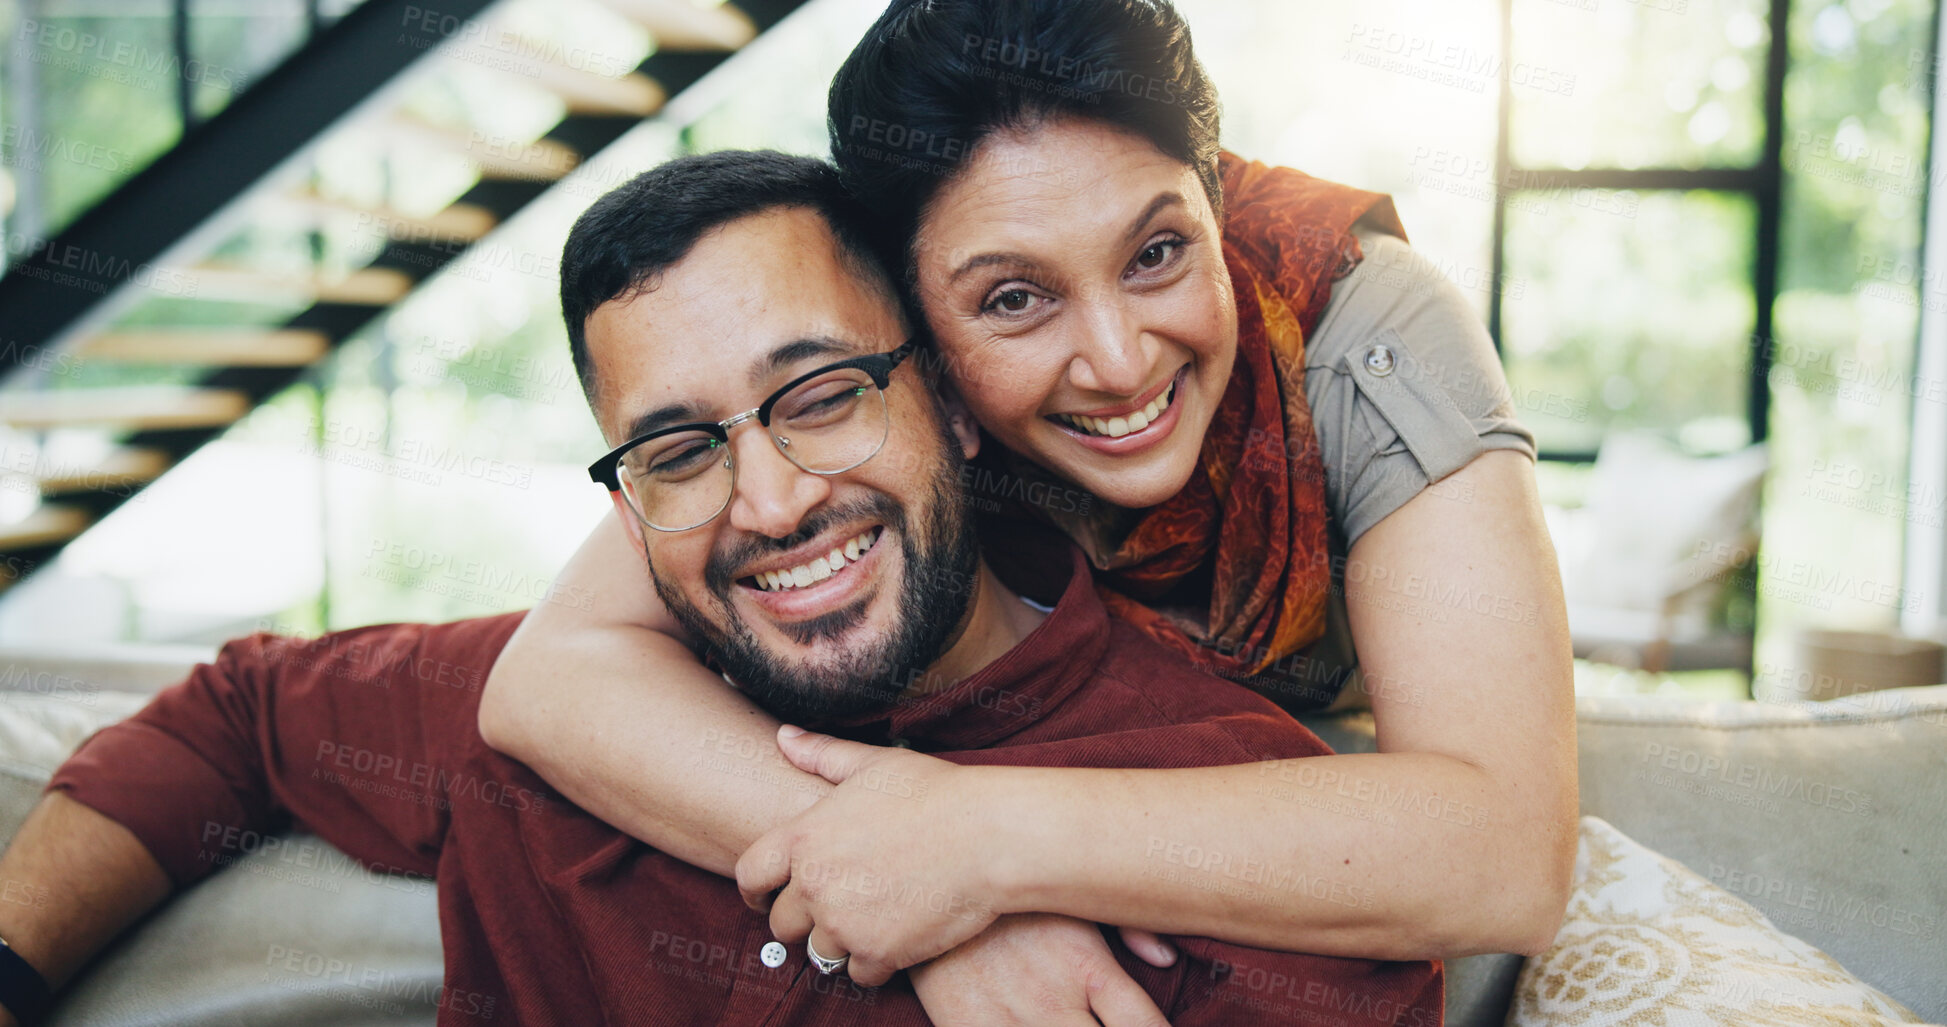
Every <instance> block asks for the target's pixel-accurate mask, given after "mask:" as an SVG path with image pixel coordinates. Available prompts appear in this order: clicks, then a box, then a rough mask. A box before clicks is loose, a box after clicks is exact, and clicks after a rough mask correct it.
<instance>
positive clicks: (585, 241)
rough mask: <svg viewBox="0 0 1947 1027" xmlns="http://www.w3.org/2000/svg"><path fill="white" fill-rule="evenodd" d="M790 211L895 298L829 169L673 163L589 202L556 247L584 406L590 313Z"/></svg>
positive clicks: (737, 159) (698, 159) (759, 156)
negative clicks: (740, 229)
mask: <svg viewBox="0 0 1947 1027" xmlns="http://www.w3.org/2000/svg"><path fill="white" fill-rule="evenodd" d="M789 207H803V208H808V209H810V210H814V211H816V212H818V214H819V215H820V216H822V217H823V218H824V219H825V222H826V223H827V224H828V225H830V226H831V229H832V234H833V235H834V236H836V237H837V239H838V243H839V248H840V251H841V252H842V253H843V254H844V256H845V257H846V258H847V260H848V261H849V262H850V263H851V264H852V270H853V271H854V272H855V273H857V274H858V276H859V278H860V279H861V280H863V281H867V282H869V283H870V284H871V285H872V286H873V287H874V288H876V289H879V290H881V291H883V292H884V293H885V294H886V295H887V296H888V297H889V298H896V297H897V295H898V293H897V290H896V289H895V287H894V286H893V284H892V281H891V280H890V278H889V276H888V275H887V274H886V272H885V269H884V266H883V265H882V264H881V263H880V262H879V261H878V259H877V258H876V256H875V255H874V253H873V251H872V249H871V247H870V245H869V243H868V240H867V238H866V236H865V234H864V229H863V227H862V226H863V225H864V222H865V218H866V217H867V216H868V215H867V214H866V212H865V211H864V209H863V208H861V207H860V206H859V205H858V204H857V203H856V202H855V201H854V200H853V199H852V198H851V196H850V195H848V194H847V193H846V191H845V188H844V186H843V185H841V184H840V182H839V178H838V172H837V171H836V169H834V168H833V167H832V166H831V165H830V164H828V163H826V162H825V161H822V160H818V159H816V158H812V157H798V156H793V155H791V154H785V153H778V152H776V151H769V150H766V151H750V150H723V151H719V152H717V153H706V154H700V155H697V156H692V157H679V158H677V159H675V160H672V161H670V162H668V163H666V164H662V165H660V166H658V167H655V168H652V169H650V170H648V171H645V172H643V173H642V174H640V175H637V176H636V177H634V178H632V179H630V180H629V181H628V182H627V183H626V184H624V185H622V186H619V187H617V188H616V189H615V190H613V191H612V192H610V193H609V194H608V195H606V196H603V197H602V198H601V199H599V200H596V201H595V203H594V205H593V206H590V207H589V208H588V210H586V211H585V212H583V213H582V215H581V217H580V218H579V219H577V220H576V221H575V227H574V230H573V231H571V232H569V233H568V242H567V244H566V245H565V246H563V247H562V251H561V318H562V320H563V321H566V322H567V325H568V346H569V350H570V352H571V353H572V354H573V355H574V361H575V374H577V375H579V376H580V378H581V387H582V391H583V392H585V393H587V394H588V399H589V401H590V402H591V403H592V402H594V400H595V385H596V382H595V368H594V364H593V362H592V361H591V360H590V359H589V356H588V336H587V331H586V329H587V322H588V317H589V315H591V314H593V313H594V312H595V309H596V308H597V307H600V306H601V305H602V304H604V303H607V302H609V301H610V300H617V299H619V300H624V301H626V300H628V299H630V298H632V297H634V296H635V295H637V294H640V293H643V292H647V291H650V290H653V289H655V288H656V286H657V281H658V278H659V277H660V276H661V275H662V273H663V272H664V271H666V270H668V269H669V268H671V267H673V266H675V265H676V264H677V263H679V262H680V261H682V259H683V258H684V257H685V256H687V255H688V254H689V252H690V250H691V249H693V248H694V247H695V246H696V244H697V242H698V241H699V240H701V239H702V238H703V237H704V236H705V235H707V234H709V233H710V232H712V231H714V230H715V229H718V228H721V227H722V226H724V225H727V224H730V223H731V222H733V221H738V220H741V219H743V218H746V217H749V216H751V215H753V214H761V213H763V212H765V211H768V210H774V209H779V208H789Z"/></svg>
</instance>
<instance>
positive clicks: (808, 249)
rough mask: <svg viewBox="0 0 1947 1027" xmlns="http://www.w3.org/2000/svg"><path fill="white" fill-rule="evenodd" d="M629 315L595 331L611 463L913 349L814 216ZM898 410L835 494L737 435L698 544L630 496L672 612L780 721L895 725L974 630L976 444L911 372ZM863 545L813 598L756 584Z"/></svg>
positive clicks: (599, 320) (678, 282)
mask: <svg viewBox="0 0 1947 1027" xmlns="http://www.w3.org/2000/svg"><path fill="white" fill-rule="evenodd" d="M625 300H626V301H625V302H617V301H611V302H609V303H606V304H603V305H602V306H601V307H599V308H597V309H596V311H595V313H594V314H593V315H591V316H590V317H589V318H588V322H587V325H586V328H587V337H588V347H589V354H590V357H591V359H592V360H593V361H594V366H595V371H596V377H597V380H598V381H599V382H600V385H599V388H598V392H599V396H598V398H597V403H596V406H597V409H596V417H597V420H598V421H599V422H600V423H601V427H602V431H603V433H604V434H605V435H607V437H608V438H609V439H610V440H611V441H612V442H614V443H616V444H620V443H621V442H622V441H625V440H627V439H629V438H633V437H634V436H635V435H637V434H639V433H640V431H639V428H640V424H639V422H642V421H643V420H644V418H645V417H646V416H647V415H651V414H658V413H660V414H666V415H667V414H674V415H676V416H675V421H676V422H695V421H704V422H709V421H720V420H723V419H725V418H728V417H731V416H733V415H735V414H738V413H741V412H742V411H745V410H749V409H751V408H753V407H756V406H757V405H758V404H759V403H762V402H763V401H764V400H765V398H766V397H768V396H769V395H770V394H771V393H772V392H774V391H775V390H777V389H778V388H779V387H781V386H783V385H785V384H787V383H789V382H790V381H792V380H793V379H795V378H797V377H798V376H799V375H802V374H804V373H805V372H807V371H811V370H815V369H817V368H819V367H822V366H824V365H826V364H829V363H833V362H835V361H839V360H844V359H847V358H850V357H855V356H864V355H867V354H872V353H884V352H888V351H890V350H892V349H895V348H896V347H898V345H899V344H900V343H901V342H903V341H904V339H905V332H904V325H903V323H902V320H901V318H900V317H899V314H898V310H897V307H896V305H895V303H894V301H893V299H892V298H891V297H890V296H888V295H886V294H884V292H883V291H882V290H878V289H875V288H874V287H873V286H872V285H871V284H869V283H867V282H864V281H861V280H860V278H859V277H858V275H857V273H856V272H855V271H853V270H852V268H851V267H850V266H848V265H847V264H846V263H845V261H844V258H843V257H842V256H841V252H840V250H839V248H838V243H837V241H836V240H835V239H834V237H833V236H832V233H831V231H830V229H829V227H827V226H826V224H825V222H824V220H823V218H822V217H820V216H819V215H818V214H816V213H815V212H812V211H808V210H800V209H783V210H777V211H772V212H767V213H764V214H759V215H755V216H752V217H747V218H744V219H742V220H740V221H736V222H732V223H731V224H729V225H726V226H724V227H723V228H721V229H719V230H717V231H715V232H712V233H710V234H708V235H706V236H704V238H703V239H702V240H700V241H699V242H698V243H697V245H696V247H695V248H694V249H692V250H691V251H690V253H689V255H688V256H686V257H685V258H684V259H683V260H682V261H681V262H679V263H678V264H676V265H675V266H674V267H672V268H669V269H668V270H667V271H666V272H665V273H664V274H663V275H662V276H661V279H660V281H659V282H657V283H656V287H655V288H654V289H653V290H651V291H649V292H646V293H643V294H642V295H639V296H635V297H625ZM780 358H782V359H780ZM885 400H886V413H887V419H888V423H889V425H890V429H889V431H888V432H887V437H886V442H885V446H884V447H883V448H882V449H881V450H880V451H879V452H878V454H877V455H875V456H874V457H873V458H872V459H870V460H867V461H866V462H865V463H863V464H861V465H859V466H858V467H856V468H853V469H852V470H850V471H846V472H843V473H841V474H836V475H830V476H825V475H815V474H811V473H809V472H806V471H804V470H802V469H800V468H799V467H798V466H797V465H796V464H793V463H792V462H791V461H789V460H788V459H786V458H785V456H784V454H783V453H781V452H779V450H778V448H777V445H776V443H775V442H774V441H773V440H772V438H771V437H770V435H769V434H767V432H766V431H765V429H764V427H763V426H762V425H761V424H759V423H758V422H756V421H755V420H753V421H750V422H747V423H745V424H742V425H740V426H738V427H736V428H734V429H732V430H731V433H730V456H731V459H732V460H733V461H734V462H735V465H736V470H737V474H736V478H737V487H736V492H735V494H734V495H733V497H732V499H731V502H730V507H729V509H727V510H726V511H725V512H724V513H723V514H722V515H720V516H718V517H717V518H716V519H715V520H712V521H710V522H709V523H707V524H704V525H702V526H701V527H697V528H692V529H690V530H688V531H682V532H662V531H655V530H651V529H648V528H646V527H644V526H643V525H642V523H641V521H639V520H637V519H636V517H635V515H634V514H633V513H632V512H630V511H629V510H628V509H627V507H626V506H622V505H621V504H620V502H619V497H618V510H619V511H620V512H621V513H622V514H623V515H624V520H625V522H626V523H627V525H628V526H629V528H630V530H631V532H632V533H633V534H634V536H635V537H638V538H640V539H641V541H642V543H643V546H644V554H645V556H646V558H647V560H648V563H649V568H650V571H651V573H652V575H653V576H654V580H655V585H656V591H657V594H659V595H660V596H661V597H662V599H663V602H664V604H665V605H667V606H668V607H669V609H670V611H671V612H672V613H673V614H675V616H676V617H677V618H678V619H679V620H681V621H682V622H683V624H684V625H685V626H686V627H688V628H689V629H690V631H692V632H693V633H695V634H696V635H697V636H698V637H699V638H701V639H702V640H704V641H705V642H706V643H708V644H709V645H710V647H711V648H712V649H713V650H715V651H716V653H717V654H718V658H719V659H720V660H722V662H723V664H724V667H725V669H726V670H728V671H729V672H730V674H731V676H732V677H733V678H735V679H736V680H737V682H738V683H739V684H740V685H741V686H742V687H743V688H744V690H745V691H746V692H748V693H750V694H751V695H752V697H753V698H754V699H755V700H756V701H758V702H759V703H760V704H761V705H764V706H765V707H767V708H768V709H770V710H771V711H772V712H774V713H776V714H778V715H779V716H782V717H786V718H789V719H794V720H802V721H811V722H815V721H818V720H823V719H827V718H834V717H842V716H846V715H848V714H852V713H862V712H867V711H871V710H875V709H880V708H884V707H885V706H887V705H889V704H890V703H891V701H892V699H893V697H895V696H897V695H898V694H899V692H900V691H902V690H903V689H904V683H905V680H906V679H907V677H908V675H910V674H911V673H912V672H915V671H919V670H922V669H923V668H925V667H926V666H928V665H930V664H931V663H932V662H933V661H934V660H935V659H937V657H938V656H939V654H940V652H941V650H942V649H943V648H944V646H945V644H946V642H947V640H948V639H949V638H950V637H951V636H952V634H953V632H954V631H955V630H956V629H957V628H958V627H959V625H960V622H961V620H962V619H963V617H964V615H965V613H966V609H967V603H968V599H969V596H968V587H969V585H970V584H971V582H972V581H973V575H974V568H975V564H976V562H977V557H976V553H975V549H974V544H973V539H972V534H971V532H970V531H969V529H968V526H967V524H966V517H965V504H964V502H963V497H962V495H961V486H960V466H961V462H962V461H963V460H964V459H965V458H966V457H968V456H971V455H972V453H973V451H974V448H975V446H976V445H977V433H976V430H975V429H974V428H973V426H972V424H971V422H970V421H968V420H966V419H965V418H964V417H957V418H954V419H952V422H951V424H950V423H949V419H948V418H947V417H946V416H945V415H944V413H943V412H942V410H941V408H940V405H939V401H938V400H937V399H936V398H935V397H934V396H933V395H932V393H931V392H930V391H929V390H928V389H927V387H926V385H925V384H924V383H922V382H921V380H920V379H919V378H918V376H917V374H916V373H915V372H914V371H913V370H912V364H911V363H910V362H909V363H907V364H905V365H902V366H901V368H899V369H898V370H896V371H894V372H893V375H892V379H891V384H890V386H889V387H888V388H887V389H886V390H885ZM672 408H673V409H672ZM860 541H865V542H867V543H868V544H869V548H868V549H866V550H865V551H864V553H863V555H862V556H860V557H859V558H858V559H856V560H853V559H851V558H850V556H849V555H846V558H845V561H844V565H843V567H842V568H841V569H839V570H837V571H836V572H835V573H832V574H831V576H830V577H828V578H824V579H823V580H820V581H817V582H815V583H814V584H811V585H810V586H808V587H802V588H793V589H788V590H770V589H766V588H763V587H760V585H759V579H760V577H761V576H762V575H764V574H766V573H767V572H788V571H791V570H792V569H794V568H800V567H803V566H805V565H807V564H810V563H811V562H812V561H813V560H824V561H828V560H829V555H830V554H831V553H832V552H834V551H838V552H840V553H841V554H845V553H846V550H847V547H848V544H850V543H855V542H860ZM825 567H826V569H829V564H828V562H827V563H826V565H825Z"/></svg>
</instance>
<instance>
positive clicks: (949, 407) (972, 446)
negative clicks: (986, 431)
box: [934, 375, 980, 460]
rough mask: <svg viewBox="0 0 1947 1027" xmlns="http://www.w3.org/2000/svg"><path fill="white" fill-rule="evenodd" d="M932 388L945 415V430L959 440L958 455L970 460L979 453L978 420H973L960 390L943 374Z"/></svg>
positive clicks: (971, 412)
mask: <svg viewBox="0 0 1947 1027" xmlns="http://www.w3.org/2000/svg"><path fill="white" fill-rule="evenodd" d="M934 389H935V390H936V391H938V393H939V396H940V412H941V413H942V414H944V415H946V426H947V430H949V431H951V432H953V437H954V438H956V439H959V440H960V455H962V456H964V457H965V458H967V459H968V460H972V459H973V458H974V457H976V456H978V455H980V422H979V421H976V420H974V415H973V411H971V410H968V409H967V401H966V400H964V399H961V398H960V390H959V389H956V388H954V387H953V382H952V381H951V380H950V379H948V378H947V377H946V376H945V375H942V376H940V380H939V381H938V382H937V383H935V385H934Z"/></svg>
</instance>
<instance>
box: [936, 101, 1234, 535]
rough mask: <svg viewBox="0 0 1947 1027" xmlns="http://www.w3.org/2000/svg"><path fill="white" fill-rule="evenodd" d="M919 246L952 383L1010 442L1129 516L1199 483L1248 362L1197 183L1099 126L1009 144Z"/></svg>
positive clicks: (989, 149)
mask: <svg viewBox="0 0 1947 1027" xmlns="http://www.w3.org/2000/svg"><path fill="white" fill-rule="evenodd" d="M915 250H916V254H915V255H916V258H917V262H918V271H919V295H920V300H921V303H922V305H923V306H924V308H925V311H926V319H927V322H928V324H929V326H930V327H931V328H932V331H933V336H934V338H935V340H936V341H937V342H938V344H939V346H940V349H941V351H942V353H943V355H944V357H945V362H946V368H947V373H948V375H949V376H950V377H951V379H952V380H953V383H954V384H955V385H956V386H957V387H958V388H959V390H960V393H961V394H962V395H963V396H964V397H965V399H966V402H967V405H968V407H969V408H970V409H971V410H972V411H973V414H974V416H975V417H977V418H979V420H980V423H981V424H982V425H983V426H985V427H986V428H987V430H988V431H989V432H991V433H993V435H994V437H995V438H997V439H999V440H1000V441H1001V442H1002V443H1004V444H1006V445H1007V447H1008V448H1010V449H1012V450H1014V451H1015V452H1017V453H1020V454H1022V455H1024V456H1026V457H1028V458H1030V459H1032V460H1034V461H1035V462H1036V463H1039V464H1040V465H1042V466H1043V467H1046V468H1048V469H1049V470H1051V471H1054V472H1055V473H1057V474H1059V475H1061V476H1062V477H1064V478H1067V479H1068V480H1069V481H1072V482H1074V483H1075V484H1076V485H1079V486H1081V487H1082V488H1085V489H1087V490H1088V491H1090V492H1092V493H1094V494H1095V495H1097V496H1099V497H1101V498H1102V499H1104V500H1107V501H1108V502H1111V503H1115V504H1117V505H1120V506H1125V507H1147V506H1154V505H1156V504H1158V503H1161V502H1163V501H1164V500H1166V499H1168V498H1169V497H1171V496H1173V495H1175V494H1176V492H1177V491H1178V490H1179V489H1181V488H1182V487H1183V485H1184V483H1185V482H1187V481H1188V480H1189V478H1190V474H1191V472H1192V471H1193V470H1195V468H1196V463H1197V454H1198V451H1199V450H1200V449H1201V447H1202V444H1203V435H1204V431H1205V430H1206V429H1207V428H1209V426H1210V418H1211V415H1212V414H1214V413H1215V412H1216V409H1217V402H1218V400H1219V399H1220V398H1221V397H1222V396H1223V394H1224V387H1225V383H1226V382H1227V381H1228V380H1229V379H1230V368H1231V362H1232V360H1233V359H1234V358H1235V356H1236V353H1237V305H1236V300H1235V298H1234V297H1233V296H1232V295H1231V287H1230V274H1229V272H1228V271H1227V270H1226V269H1225V267H1224V255H1223V241H1222V234H1221V232H1220V230H1219V227H1218V224H1217V219H1216V216H1215V214H1214V212H1213V211H1212V210H1211V207H1210V201H1209V198H1208V197H1207V196H1205V195H1204V190H1203V185H1202V182H1201V180H1200V179H1198V177H1197V175H1196V172H1195V171H1193V170H1192V169H1191V168H1190V167H1189V166H1188V165H1186V164H1183V163H1181V162H1180V161H1177V160H1175V159H1174V158H1171V157H1170V156H1168V155H1166V154H1164V153H1163V152H1162V151H1160V150H1158V149H1157V148H1156V147H1155V146H1154V145H1152V144H1151V143H1150V142H1149V141H1148V140H1146V139H1144V138H1143V137H1141V136H1139V135H1136V134H1134V133H1131V132H1127V131H1124V130H1122V129H1119V128H1115V127H1113V126H1109V125H1106V124H1103V123H1100V122H1096V121H1089V120H1082V119H1075V118H1061V119H1051V120H1046V121H1042V122H1039V123H1037V124H1035V125H1033V126H1031V127H1028V128H1024V129H1020V130H1013V131H1003V132H997V133H995V134H994V135H992V136H989V137H988V138H987V139H986V140H984V141H983V142H982V143H981V144H980V146H979V147H978V148H977V149H976V151H975V153H974V155H973V157H972V158H971V159H970V160H969V161H968V163H967V164H966V166H964V167H963V168H962V169H961V171H960V173H959V174H958V175H956V176H955V177H954V179H953V180H952V181H951V182H949V183H947V184H946V185H945V186H944V187H942V189H941V190H940V192H939V194H938V195H937V196H935V197H934V199H933V202H932V203H931V204H930V205H929V206H928V207H927V209H926V212H925V214H924V216H923V217H922V219H921V222H920V226H919V235H918V239H917V241H916V244H915Z"/></svg>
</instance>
